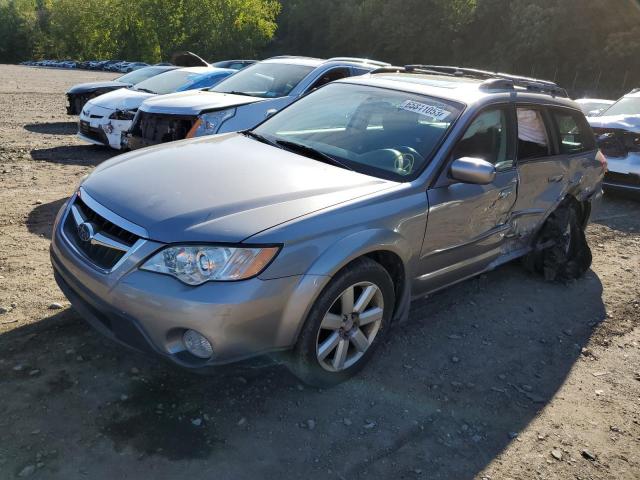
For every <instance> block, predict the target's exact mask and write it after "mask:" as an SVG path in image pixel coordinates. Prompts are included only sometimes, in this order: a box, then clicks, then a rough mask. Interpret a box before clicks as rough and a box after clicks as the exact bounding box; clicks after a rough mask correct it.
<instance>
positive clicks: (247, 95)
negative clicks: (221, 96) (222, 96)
mask: <svg viewBox="0 0 640 480" xmlns="http://www.w3.org/2000/svg"><path fill="white" fill-rule="evenodd" d="M211 88H213V87H211ZM218 93H228V94H229V95H244V96H245V97H253V95H251V94H250V93H245V92H235V91H231V92H218Z"/></svg>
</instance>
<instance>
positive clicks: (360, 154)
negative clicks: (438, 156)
mask: <svg viewBox="0 0 640 480" xmlns="http://www.w3.org/2000/svg"><path fill="white" fill-rule="evenodd" d="M460 112H461V107H460V106H459V105H457V104H454V103H451V102H449V101H445V100H441V99H437V98H432V97H427V96H423V95H418V94H415V93H407V92H400V91H395V90H387V89H383V88H378V87H371V86H363V85H353V84H347V83H337V84H329V85H327V86H325V87H323V88H321V89H319V90H317V91H315V92H313V93H311V94H309V95H308V96H306V97H304V98H302V99H300V100H299V101H297V102H295V103H294V104H292V105H291V106H290V107H288V108H286V109H285V110H283V111H282V112H280V113H279V114H277V115H275V116H273V117H272V118H271V119H269V120H267V121H266V122H264V123H262V124H261V125H260V126H258V127H257V128H256V129H255V130H254V131H253V132H254V133H256V134H258V135H261V136H262V137H264V138H265V139H267V140H269V141H270V142H273V143H274V144H279V143H278V142H283V141H284V142H285V143H284V144H279V145H281V146H284V148H287V142H288V143H295V144H297V145H298V146H300V145H302V146H304V147H308V148H312V149H314V150H316V151H318V152H320V153H321V154H324V155H329V156H331V157H333V158H334V159H336V160H338V161H339V162H340V163H342V164H344V165H346V166H347V167H349V168H352V169H354V170H356V171H359V172H362V173H366V174H369V175H375V176H379V177H382V178H388V179H391V180H398V181H409V180H411V179H412V178H415V177H416V176H417V175H418V174H419V173H420V172H421V171H422V169H423V168H424V167H425V166H426V165H427V164H428V162H429V161H430V160H431V157H432V156H433V154H434V153H435V150H436V148H437V146H438V145H439V144H440V142H441V140H442V139H443V138H444V136H445V135H446V133H447V132H448V130H449V127H450V126H451V125H452V124H453V122H455V120H456V119H457V118H458V116H459V115H460ZM297 151H298V152H302V151H303V150H302V149H300V148H298V149H297Z"/></svg>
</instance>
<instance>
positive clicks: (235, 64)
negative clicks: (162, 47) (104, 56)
mask: <svg viewBox="0 0 640 480" xmlns="http://www.w3.org/2000/svg"><path fill="white" fill-rule="evenodd" d="M254 62H255V60H225V61H222V62H215V63H213V64H212V66H217V67H220V68H231V69H233V70H240V69H242V68H244V67H246V66H247V65H251V64H252V63H254ZM175 64H176V65H177V66H181V65H180V63H178V62H176V63H175ZM21 65H26V66H31V67H48V68H79V69H84V70H103V71H106V72H119V73H129V72H133V71H135V70H138V69H140V68H145V67H149V66H150V65H149V64H148V63H145V62H129V61H126V60H86V61H82V62H79V61H75V60H28V61H25V62H21ZM171 65H173V63H168V62H161V63H156V64H154V66H171ZM184 66H190V65H184Z"/></svg>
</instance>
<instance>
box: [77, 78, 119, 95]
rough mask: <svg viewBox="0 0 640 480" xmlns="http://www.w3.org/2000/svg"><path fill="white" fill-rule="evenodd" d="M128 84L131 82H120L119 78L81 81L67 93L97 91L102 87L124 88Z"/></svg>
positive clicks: (111, 88) (110, 88)
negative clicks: (101, 80)
mask: <svg viewBox="0 0 640 480" xmlns="http://www.w3.org/2000/svg"><path fill="white" fill-rule="evenodd" d="M128 86H130V84H128V83H122V82H118V81H117V80H109V81H106V82H89V83H79V84H77V85H74V86H73V87H71V88H70V89H69V90H67V93H87V92H95V91H96V90H102V89H109V90H114V89H116V88H124V87H128Z"/></svg>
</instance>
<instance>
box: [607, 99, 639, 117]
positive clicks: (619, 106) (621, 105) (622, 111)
mask: <svg viewBox="0 0 640 480" xmlns="http://www.w3.org/2000/svg"><path fill="white" fill-rule="evenodd" d="M601 115H640V97H622V98H621V99H620V100H618V101H617V102H616V103H614V104H613V105H611V106H610V107H609V108H608V109H606V110H605V111H604V112H602V114H601Z"/></svg>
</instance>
